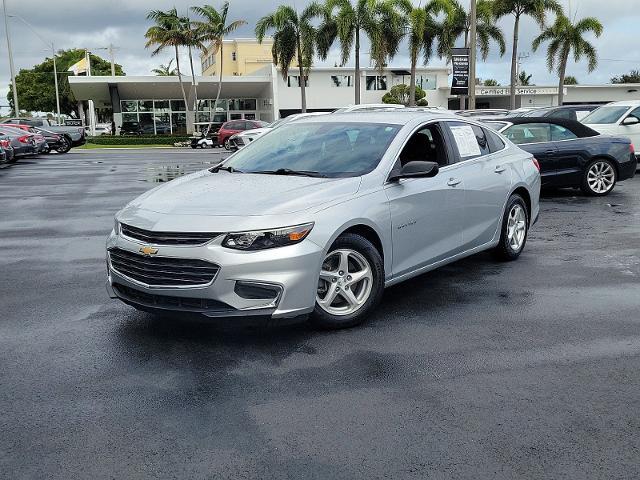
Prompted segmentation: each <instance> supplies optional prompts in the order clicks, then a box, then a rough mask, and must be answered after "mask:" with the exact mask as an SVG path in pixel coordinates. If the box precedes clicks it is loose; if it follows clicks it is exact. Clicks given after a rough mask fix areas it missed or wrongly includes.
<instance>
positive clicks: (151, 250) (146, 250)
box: [139, 245, 158, 257]
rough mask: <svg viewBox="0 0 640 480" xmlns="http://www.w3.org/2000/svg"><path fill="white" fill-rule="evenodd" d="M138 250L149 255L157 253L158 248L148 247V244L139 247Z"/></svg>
mask: <svg viewBox="0 0 640 480" xmlns="http://www.w3.org/2000/svg"><path fill="white" fill-rule="evenodd" d="M139 252H140V253H141V254H143V255H147V256H149V257H150V256H151V255H155V254H156V253H158V249H157V248H153V247H150V246H149V245H145V246H144V247H140V250H139Z"/></svg>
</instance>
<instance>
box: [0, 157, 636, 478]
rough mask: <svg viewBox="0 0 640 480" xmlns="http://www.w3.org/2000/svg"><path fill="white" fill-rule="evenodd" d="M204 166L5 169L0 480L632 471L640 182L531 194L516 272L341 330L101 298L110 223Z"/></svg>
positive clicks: (0, 217) (421, 285) (472, 276)
mask: <svg viewBox="0 0 640 480" xmlns="http://www.w3.org/2000/svg"><path fill="white" fill-rule="evenodd" d="M220 158H221V157H220V152H219V151H218V150H216V151H215V152H214V151H211V150H208V151H192V150H184V151H179V150H126V151H85V152H78V153H75V152H73V153H70V154H68V155H66V156H55V155H51V156H49V157H42V158H38V159H32V160H26V161H22V162H20V163H18V164H16V165H14V166H11V167H5V168H0V212H1V214H0V272H1V275H0V294H1V296H0V412H1V413H0V432H1V434H0V478H8V479H9V478H10V479H21V478H55V479H69V478H197V479H200V478H202V479H204V478H216V479H223V478H229V479H237V478H290V479H300V478H318V479H327V478H332V479H334V478H335V479H338V478H345V479H352V478H367V479H372V478H415V479H424V478H435V479H441V478H442V479H444V478H452V479H463V478H468V479H479V478H494V479H515V478H531V479H543V478H549V479H551V478H553V479H557V478H575V479H586V478H589V479H594V478H598V479H617V478H620V479H631V478H638V477H639V476H640V178H635V179H633V180H630V181H627V182H624V183H622V184H620V185H619V186H618V187H617V188H616V190H615V191H614V193H613V194H612V195H610V196H609V197H606V198H598V199H593V198H585V197H582V196H580V195H579V194H576V192H574V191H566V192H559V193H555V194H554V195H552V196H547V197H546V198H545V199H544V200H543V202H542V209H541V216H540V221H539V222H538V224H537V225H536V226H535V227H534V230H533V231H532V234H531V236H530V239H529V242H528V243H527V247H526V250H525V252H524V254H523V255H522V257H521V258H520V260H519V261H517V262H514V263H507V264H504V263H495V262H494V261H493V260H492V258H491V256H490V255H487V254H480V255H477V256H475V257H472V258H469V259H467V260H464V261H461V262H458V263H456V264H453V265H450V266H447V267H445V268H442V269H440V270H438V271H436V272H432V273H429V274H427V275H424V276H421V277H419V278H416V279H413V280H410V281H408V282H406V283H403V284H400V285H398V286H395V287H393V288H391V289H389V290H387V292H386V293H385V296H384V300H383V304H382V305H381V307H380V308H379V310H378V311H377V312H376V314H375V315H373V316H372V318H371V319H370V321H369V322H368V323H367V324H366V325H365V326H363V327H360V328H356V329H352V330H348V331H342V332H337V333H328V332H317V331H313V330H311V329H309V328H308V327H307V326H306V325H305V324H295V325H288V326H279V327H271V328H267V327H264V326H260V325H238V324H237V323H236V322H237V320H227V321H223V322H216V323H194V322H180V321H170V320H158V319H155V318H154V317H152V316H151V315H148V314H145V313H141V312H137V311H135V310H134V309H132V308H130V307H127V306H125V305H123V304H121V303H119V302H117V301H113V300H110V299H108V298H107V296H106V293H105V289H104V281H105V264H104V240H105V238H106V236H107V234H108V232H109V231H110V230H111V228H112V223H113V221H112V218H113V214H114V212H115V211H117V210H118V209H119V208H120V207H122V206H123V205H124V204H125V203H127V202H128V201H129V200H130V199H132V198H133V197H135V196H136V195H137V194H139V193H141V192H143V191H144V190H146V189H148V188H151V187H153V186H155V185H156V184H157V182H163V181H168V180H170V179H171V178H173V177H175V176H176V175H181V174H184V173H187V172H190V171H195V170H198V169H202V168H206V167H207V166H208V165H210V164H214V163H216V162H217V161H218V160H219V159H220Z"/></svg>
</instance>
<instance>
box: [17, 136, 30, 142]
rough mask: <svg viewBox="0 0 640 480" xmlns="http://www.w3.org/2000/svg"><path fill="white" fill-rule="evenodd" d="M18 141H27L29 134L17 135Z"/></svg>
mask: <svg viewBox="0 0 640 480" xmlns="http://www.w3.org/2000/svg"><path fill="white" fill-rule="evenodd" d="M18 141H19V142H20V143H29V135H23V136H21V137H18Z"/></svg>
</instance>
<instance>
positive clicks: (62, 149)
mask: <svg viewBox="0 0 640 480" xmlns="http://www.w3.org/2000/svg"><path fill="white" fill-rule="evenodd" d="M69 150H71V140H69V139H68V138H67V137H66V136H62V137H60V145H58V148H56V152H58V153H67V152H68V151H69Z"/></svg>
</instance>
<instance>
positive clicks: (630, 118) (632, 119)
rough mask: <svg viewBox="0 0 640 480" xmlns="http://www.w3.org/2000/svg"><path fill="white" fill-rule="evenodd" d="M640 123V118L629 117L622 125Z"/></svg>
mask: <svg viewBox="0 0 640 480" xmlns="http://www.w3.org/2000/svg"><path fill="white" fill-rule="evenodd" d="M639 123H640V118H638V117H636V116H635V115H629V116H628V117H627V118H625V119H624V120H623V121H622V125H637V124H639Z"/></svg>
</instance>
